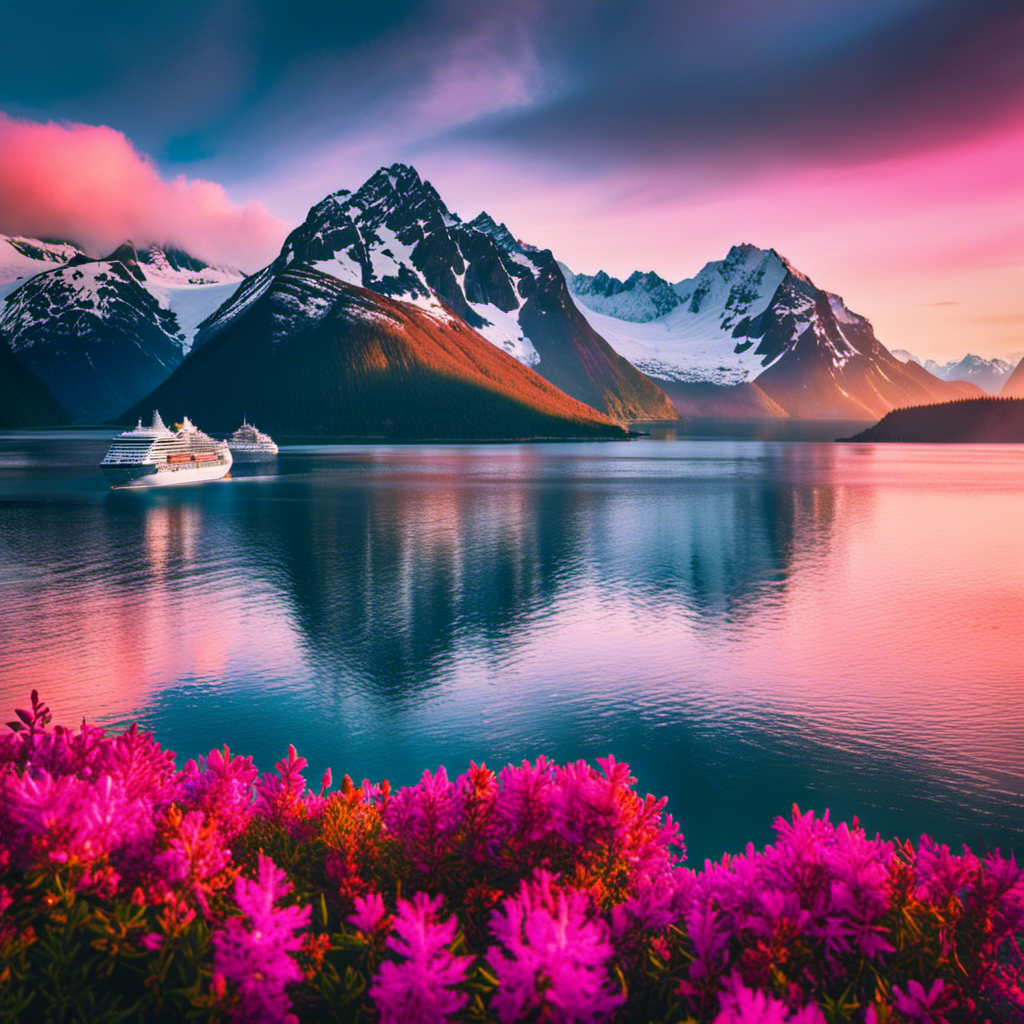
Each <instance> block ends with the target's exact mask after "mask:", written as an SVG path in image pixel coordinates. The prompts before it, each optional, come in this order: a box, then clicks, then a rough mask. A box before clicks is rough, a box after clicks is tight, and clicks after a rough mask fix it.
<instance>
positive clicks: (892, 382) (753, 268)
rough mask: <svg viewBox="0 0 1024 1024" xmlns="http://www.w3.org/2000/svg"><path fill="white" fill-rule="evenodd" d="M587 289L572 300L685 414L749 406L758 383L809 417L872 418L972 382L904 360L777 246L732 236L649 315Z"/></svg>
mask: <svg viewBox="0 0 1024 1024" xmlns="http://www.w3.org/2000/svg"><path fill="white" fill-rule="evenodd" d="M634 276H635V275H634ZM589 287H590V292H588V293H586V294H582V295H581V294H577V296H576V298H577V300H578V301H579V302H580V303H581V305H582V306H583V309H584V313H585V315H586V317H587V319H588V320H589V321H590V323H591V325H592V326H593V327H594V329H595V330H596V331H598V332H599V333H600V334H601V335H602V336H604V337H605V338H607V339H608V341H609V342H611V344H612V345H613V346H614V347H615V349H616V350H617V351H619V352H621V353H622V354H623V355H624V356H625V357H626V358H627V359H629V360H630V362H632V363H633V364H634V365H635V366H637V367H638V368H639V369H641V370H643V371H644V372H645V373H647V374H648V375H650V376H651V377H653V378H655V379H656V380H660V381H664V382H666V383H665V387H666V388H667V389H668V390H669V393H670V394H671V395H672V397H673V399H674V400H675V402H676V405H677V407H678V408H680V410H681V411H685V412H687V413H690V414H694V415H701V414H702V413H701V408H702V403H703V405H704V406H705V407H707V408H714V409H715V414H722V413H721V410H722V409H723V407H728V405H729V402H730V401H732V403H733V405H734V406H735V407H736V408H740V407H741V405H742V407H743V408H750V407H751V401H752V396H751V393H750V391H749V387H750V386H751V385H756V395H755V396H753V397H754V398H755V399H756V402H755V404H756V403H757V402H761V401H762V399H765V400H766V401H767V402H768V403H769V404H770V405H772V406H773V407H775V408H777V409H778V410H780V411H781V412H783V413H784V414H786V415H790V416H798V417H805V418H830V417H836V418H845V417H849V418H868V417H875V416H877V415H882V414H884V413H885V412H886V411H888V409H889V408H891V407H892V406H893V405H894V404H907V405H909V404H915V403H917V402H923V401H936V400H942V399H945V398H953V397H962V396H964V395H966V394H971V393H974V391H975V389H974V388H973V387H972V386H971V385H970V384H966V383H956V384H951V383H948V382H943V381H940V380H938V379H937V378H935V377H933V376H932V375H931V374H929V373H927V372H925V371H924V370H923V369H922V368H920V367H918V368H917V369H913V370H912V369H910V364H906V363H903V362H900V361H899V360H898V359H896V358H895V357H894V356H893V355H892V353H890V352H889V351H888V349H886V348H885V347H884V346H883V345H882V344H881V343H880V342H879V341H878V339H877V338H876V337H875V335H874V331H873V329H872V327H871V324H870V322H869V321H868V320H867V319H866V318H864V317H862V316H860V315H859V314H857V313H854V312H853V311H851V310H850V309H849V308H848V307H847V306H846V304H845V303H844V302H843V300H842V298H840V296H838V295H835V294H832V293H830V292H826V291H823V290H822V289H820V288H818V287H817V286H816V285H815V284H814V283H813V282H812V281H811V280H810V278H808V277H807V276H806V275H805V274H803V273H801V272H800V271H799V270H797V269H796V268H795V267H793V266H792V265H791V264H790V263H789V262H788V261H787V260H786V259H785V258H784V257H782V256H780V255H779V254H778V253H777V252H776V251H775V250H774V249H760V248H758V247H756V246H753V245H749V244H745V245H737V246H733V248H732V249H731V250H730V251H729V254H728V255H727V256H726V258H725V259H724V260H718V261H714V262H712V263H708V264H706V265H705V266H704V267H703V269H702V270H701V271H700V272H699V273H698V274H697V275H696V276H695V277H693V278H689V279H687V280H684V281H680V282H678V283H677V284H675V285H673V286H672V287H673V290H674V292H675V294H676V295H677V296H678V298H679V305H678V306H676V307H675V308H674V309H672V310H670V311H669V312H668V313H665V314H663V315H662V316H659V317H657V318H655V319H653V320H648V321H646V322H640V323H637V322H633V321H630V320H626V319H623V318H621V317H618V316H615V317H613V316H609V315H607V314H604V313H601V312H599V311H597V310H596V309H595V308H594V305H596V304H597V303H595V302H594V298H593V294H592V291H593V285H592V283H591V284H590V286H589ZM605 290H606V289H605ZM588 303H589V305H588ZM708 389H712V391H713V394H709V392H708ZM729 389H740V390H733V391H732V392H730V391H729ZM743 389H746V390H743ZM741 394H742V403H740V402H739V396H740V395H741ZM712 399H713V401H712Z"/></svg>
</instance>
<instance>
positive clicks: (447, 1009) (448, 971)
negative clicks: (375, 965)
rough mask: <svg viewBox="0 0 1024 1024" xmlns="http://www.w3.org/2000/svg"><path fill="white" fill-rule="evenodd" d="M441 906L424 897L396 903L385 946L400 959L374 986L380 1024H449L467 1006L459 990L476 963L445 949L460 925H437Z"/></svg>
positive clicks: (388, 964)
mask: <svg viewBox="0 0 1024 1024" xmlns="http://www.w3.org/2000/svg"><path fill="white" fill-rule="evenodd" d="M441 902H442V898H441V897H440V896H435V897H434V898H433V899H431V898H430V897H429V896H427V894H426V893H422V892H418V893H416V895H415V896H413V898H412V899H411V900H401V899H400V900H399V901H398V913H397V914H396V915H395V921H394V927H393V930H392V933H391V936H390V937H389V938H388V941H387V946H388V949H390V950H392V951H393V952H395V953H397V954H398V955H399V956H400V957H401V958H402V959H401V961H400V962H399V963H394V962H393V961H390V960H386V961H384V963H382V964H381V965H380V969H379V970H378V971H377V976H376V977H375V978H374V979H373V984H371V985H370V998H371V999H372V1000H373V1002H374V1004H375V1005H376V1007H377V1010H378V1012H379V1013H380V1021H381V1024H447V1022H448V1021H449V1020H451V1017H452V1015H453V1014H455V1013H458V1011H459V1010H461V1009H462V1007H463V1006H465V1005H466V1002H467V1001H468V998H469V997H468V996H466V995H465V994H464V993H462V992H459V991H458V990H457V989H456V986H457V985H458V984H459V983H460V982H462V981H465V978H466V972H467V971H468V970H469V962H470V960H471V959H472V958H471V957H462V956H454V955H453V954H452V952H451V951H450V950H449V949H448V948H447V947H448V945H449V943H451V941H452V939H453V938H454V937H455V931H456V928H457V927H458V922H457V921H456V919H455V918H454V917H450V918H449V919H448V920H447V921H439V920H438V917H437V912H438V911H439V910H440V908H441ZM380 907H381V910H383V901H381V904H380Z"/></svg>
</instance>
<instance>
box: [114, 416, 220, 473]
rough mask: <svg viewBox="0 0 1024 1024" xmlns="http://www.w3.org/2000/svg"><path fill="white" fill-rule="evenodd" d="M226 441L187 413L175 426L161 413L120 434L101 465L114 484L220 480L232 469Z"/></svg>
mask: <svg viewBox="0 0 1024 1024" xmlns="http://www.w3.org/2000/svg"><path fill="white" fill-rule="evenodd" d="M231 463H232V457H231V451H230V450H229V448H228V445H227V442H226V441H215V440H214V439H213V438H212V437H210V436H209V435H208V434H204V433H203V432H202V431H201V430H200V429H199V428H198V427H196V426H195V425H194V424H193V423H192V421H191V420H189V419H188V417H186V418H185V420H184V422H183V423H180V424H178V427H177V429H176V430H168V428H167V427H165V426H164V421H163V420H162V419H160V413H159V412H154V413H153V422H152V424H151V425H150V426H148V427H144V426H143V425H142V420H141V419H140V420H139V425H138V426H137V427H135V429H134V430H126V431H125V432H124V433H123V434H118V435H117V437H115V438H114V441H113V443H112V444H111V446H110V451H108V452H107V454H106V455H105V456H104V457H103V461H102V462H101V463H100V469H101V470H102V471H103V475H104V476H105V477H106V478H107V479H108V480H109V481H110V484H111V486H112V487H166V486H170V485H172V484H194V483H200V482H201V481H204V480H219V479H220V478H221V477H223V476H226V475H227V473H228V470H230V469H231Z"/></svg>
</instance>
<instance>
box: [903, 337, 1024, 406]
mask: <svg viewBox="0 0 1024 1024" xmlns="http://www.w3.org/2000/svg"><path fill="white" fill-rule="evenodd" d="M892 354H893V355H894V356H895V357H896V358H897V359H900V360H902V361H903V362H904V363H907V362H914V363H917V364H918V365H919V366H923V367H924V368H925V369H926V370H927V371H928V372H929V373H930V374H932V375H933V376H935V377H938V378H939V380H949V381H953V380H962V381H967V382H968V383H969V384H976V385H977V386H978V387H979V388H981V389H982V390H983V391H987V392H988V393H989V394H990V395H998V394H999V392H1000V391H1002V389H1003V385H1004V384H1005V383H1006V381H1007V379H1008V378H1009V376H1010V374H1011V373H1013V363H1008V362H1006V360H1005V359H985V358H983V357H982V356H976V355H974V354H973V353H971V352H968V353H967V355H965V356H964V357H963V359H951V360H950V361H949V362H948V363H937V362H936V361H935V360H934V359H920V358H918V357H917V356H915V355H914V354H913V353H912V352H908V351H907V350H906V349H903V348H894V349H893V350H892Z"/></svg>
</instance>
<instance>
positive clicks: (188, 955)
mask: <svg viewBox="0 0 1024 1024" xmlns="http://www.w3.org/2000/svg"><path fill="white" fill-rule="evenodd" d="M17 716H18V717H17V720H16V721H13V722H11V723H10V732H9V733H8V734H6V735H5V736H3V737H0V1021H62V1022H63V1021H67V1022H71V1021H80V1022H90V1024H94V1022H95V1024H100V1022H110V1024H113V1022H115V1021H140V1022H141V1021H146V1022H150V1021H155V1022H160V1021H174V1022H177V1021H184V1020H202V1021H209V1022H214V1021H233V1022H240V1024H279V1022H286V1021H290V1022H299V1021H302V1022H306V1021H309V1022H313V1021H315V1022H320V1021H327V1022H329V1021H367V1022H374V1021H379V1022H381V1024H404V1022H408V1024H431V1022H437V1024H441V1022H445V1021H466V1022H484V1021H497V1022H500V1024H508V1022H512V1021H532V1022H538V1024H540V1022H548V1024H555V1022H562V1021H564V1022H574V1024H601V1022H604V1021H613V1020H615V1021H619V1020H621V1021H643V1022H649V1021H665V1022H668V1021H688V1022H694V1024H698V1022H699V1024H786V1022H788V1024H826V1022H828V1024H837V1022H850V1024H941V1022H946V1024H955V1022H961V1021H963V1022H973V1021H977V1022H982V1021H993V1022H995V1021H1008V1022H1013V1021H1024V991H1022V987H1021V983H1022V979H1024V965H1022V947H1024V875H1022V873H1021V870H1020V869H1019V868H1018V867H1017V865H1016V864H1015V862H1014V861H1013V859H1012V858H1009V859H1008V858H1005V857H1002V856H1000V855H999V854H998V853H992V854H986V855H984V856H981V857H979V856H977V855H975V854H974V853H972V852H970V851H969V850H967V849H964V850H963V851H962V852H961V853H954V852H953V851H951V850H949V849H948V848H946V847H944V846H940V845H938V844H936V843H935V842H933V841H932V840H930V839H929V838H927V837H922V838H921V839H920V841H919V842H918V843H916V844H914V843H910V842H894V841H889V842H887V841H883V840H882V839H880V838H874V839H872V838H869V837H868V836H866V835H865V833H864V831H863V830H862V829H861V828H859V827H858V826H857V824H856V822H854V824H853V825H852V826H848V825H845V824H840V825H833V824H832V823H831V822H830V821H829V819H828V815H827V813H826V814H825V815H824V816H823V817H816V816H815V815H813V814H809V813H808V814H801V813H800V812H799V811H798V810H797V809H796V808H794V809H793V815H792V817H791V819H790V820H781V819H780V820H779V821H777V822H776V841H775V842H774V843H773V844H772V845H770V846H768V847H766V848H765V849H764V850H755V849H754V848H753V847H752V846H751V847H748V848H747V850H746V851H745V852H744V853H742V854H740V855H738V856H731V857H730V856H727V857H724V858H723V859H722V860H721V861H719V862H717V863H710V862H707V863H705V865H704V866H703V869H701V870H699V871H692V870H689V869H688V868H686V867H684V866H683V861H684V848H683V844H682V837H681V836H680V834H679V830H678V827H677V826H676V824H675V823H674V822H673V821H672V818H671V817H670V816H669V815H667V814H666V813H665V808H664V801H663V800H656V799H654V798H653V797H650V796H648V797H646V798H641V797H640V796H638V795H637V794H636V792H635V791H634V790H633V785H634V783H635V780H634V779H633V778H632V777H631V776H630V774H629V769H628V768H627V767H626V766H625V765H623V764H619V763H617V762H616V761H615V760H614V759H612V758H607V759H604V760H601V761H599V762H598V767H597V768H595V767H592V766H590V765H587V764H585V763H583V762H578V763H576V764H569V765H556V764H552V763H550V762H549V761H547V760H545V759H544V758H543V757H540V758H538V759H537V761H536V762H535V763H533V764H530V763H524V764H522V765H520V766H518V767H514V766H512V765H508V766H507V767H505V768H503V769H502V770H501V771H500V772H498V773H497V774H495V773H494V772H492V771H490V770H489V769H487V768H486V767H485V766H483V765H475V764H472V765H470V767H469V770H468V771H466V772H465V773H464V774H462V775H460V776H459V777H458V778H456V779H454V780H452V779H450V778H449V777H448V775H447V773H446V772H445V770H444V769H443V768H440V769H438V770H437V771H436V772H434V773H431V772H425V773H424V775H423V777H422V779H421V780H420V782H419V783H417V784H416V785H414V786H410V787H407V788H405V789H402V790H399V791H397V792H395V793H392V792H391V790H390V788H389V786H388V784H387V783H386V782H384V783H382V784H380V785H373V784H371V783H369V782H364V783H363V784H362V785H361V786H356V785H355V784H354V783H353V782H352V780H351V779H350V778H348V776H345V777H344V778H343V779H342V782H341V784H340V786H338V787H337V788H332V780H331V775H330V772H328V773H327V774H326V775H325V776H324V778H323V780H322V782H321V784H320V787H319V790H318V791H315V792H314V791H313V790H311V789H310V788H308V786H307V784H306V780H305V777H304V775H303V771H304V769H305V767H306V762H305V760H304V759H303V758H301V757H299V756H298V754H297V753H296V751H295V749H294V748H289V752H288V755H287V757H286V758H283V759H282V760H281V761H279V762H278V764H277V768H276V771H274V772H270V773H267V774H265V775H262V776H260V775H259V774H258V773H257V771H256V769H255V767H254V766H253V764H252V761H251V759H249V758H240V757H236V756H233V755H232V754H231V752H230V751H229V750H228V749H227V748H225V749H224V750H222V751H217V750H215V751H212V752H211V753H210V754H209V756H208V757H206V758H201V759H199V760H198V761H196V762H192V761H190V762H189V763H188V764H186V765H185V767H184V768H182V769H181V770H180V771H179V770H176V769H175V767H174V761H173V756H172V755H171V754H169V753H168V752H166V751H163V750H161V748H160V747H159V745H158V744H157V743H156V742H155V740H154V739H153V737H152V736H151V735H148V734H144V733H140V732H139V731H138V730H137V729H136V728H135V727H132V728H131V729H128V730H127V731H126V732H124V733H122V734H120V735H116V736H115V735H107V734H105V733H104V732H103V731H102V730H100V729H97V728H95V727H92V726H89V725H86V724H83V725H82V727H81V728H80V729H78V730H73V729H67V728H63V727H60V726H58V727H56V728H53V729H51V728H50V713H49V710H48V708H47V707H46V705H45V704H43V703H42V702H40V700H39V698H38V696H37V695H36V694H35V693H33V694H32V703H31V707H30V708H26V709H20V710H18V711H17Z"/></svg>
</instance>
